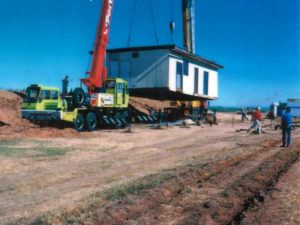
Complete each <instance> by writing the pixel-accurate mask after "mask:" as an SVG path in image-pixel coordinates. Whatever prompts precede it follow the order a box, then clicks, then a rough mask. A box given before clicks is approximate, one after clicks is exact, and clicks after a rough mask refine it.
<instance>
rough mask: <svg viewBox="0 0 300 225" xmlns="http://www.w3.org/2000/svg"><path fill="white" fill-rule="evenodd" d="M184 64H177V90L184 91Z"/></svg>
mask: <svg viewBox="0 0 300 225" xmlns="http://www.w3.org/2000/svg"><path fill="white" fill-rule="evenodd" d="M182 72H183V71H182V63H180V62H177V64H176V89H177V90H181V91H182V87H183V84H182V83H183V76H182V75H183V74H182Z"/></svg>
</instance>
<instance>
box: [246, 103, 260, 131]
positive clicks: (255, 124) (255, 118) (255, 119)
mask: <svg viewBox="0 0 300 225" xmlns="http://www.w3.org/2000/svg"><path fill="white" fill-rule="evenodd" d="M251 120H252V121H253V124H252V126H251V127H250V128H249V129H248V132H250V131H251V130H252V129H253V128H256V127H257V133H258V134H260V133H261V120H262V114H261V111H260V107H257V108H256V110H255V111H254V112H253V113H252V119H251Z"/></svg>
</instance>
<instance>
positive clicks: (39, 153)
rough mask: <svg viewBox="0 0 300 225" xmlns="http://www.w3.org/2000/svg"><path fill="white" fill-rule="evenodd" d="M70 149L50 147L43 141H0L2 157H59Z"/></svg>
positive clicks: (49, 144) (48, 143) (0, 154)
mask: <svg viewBox="0 0 300 225" xmlns="http://www.w3.org/2000/svg"><path fill="white" fill-rule="evenodd" d="M69 151H71V148H62V147H56V146H54V147H52V146H51V143H50V142H45V141H22V140H14V141H0V156H4V157H27V158H28V157H29V158H41V157H52V158H53V157H59V156H63V155H65V154H66V153H67V152H69Z"/></svg>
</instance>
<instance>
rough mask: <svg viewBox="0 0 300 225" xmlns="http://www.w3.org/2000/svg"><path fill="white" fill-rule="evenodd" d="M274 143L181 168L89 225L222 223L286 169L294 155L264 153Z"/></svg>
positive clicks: (109, 208) (104, 211)
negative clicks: (219, 159)
mask: <svg viewBox="0 0 300 225" xmlns="http://www.w3.org/2000/svg"><path fill="white" fill-rule="evenodd" d="M275 143H277V142H274V141H269V142H268V143H267V144H266V145H263V146H260V147H259V148H258V149H257V151H256V152H254V153H252V154H250V155H247V156H238V157H235V158H232V159H230V160H227V161H226V160H225V161H223V160H221V161H219V162H215V163H212V164H210V165H207V166H205V168H202V169H197V168H187V169H185V170H184V172H180V173H179V174H178V176H177V177H176V178H174V179H172V180H170V181H167V182H166V183H164V184H162V185H161V186H160V187H157V188H154V189H153V190H150V191H146V192H145V193H144V194H142V196H128V197H127V198H126V199H124V200H122V201H121V202H118V203H117V204H112V205H110V206H107V207H105V208H100V209H96V214H97V215H98V220H97V221H93V222H92V221H91V222H92V223H93V224H106V225H110V224H207V222H208V221H210V222H211V223H215V224H227V223H229V222H231V220H232V219H233V218H234V216H236V215H237V214H238V213H239V211H240V210H242V208H243V206H244V203H245V202H246V201H247V200H248V199H249V198H251V196H252V195H257V192H259V191H263V190H264V187H265V186H268V185H270V182H271V181H272V180H273V179H274V176H276V174H277V173H278V170H280V171H281V170H282V169H283V168H284V167H286V166H287V165H289V164H290V163H291V161H292V160H293V158H294V157H295V154H297V151H295V150H294V151H290V152H288V154H286V155H285V153H282V151H280V150H279V148H275V149H274V148H270V149H269V150H268V149H267V148H268V147H269V146H273V145H274V144H275ZM298 147H299V146H298ZM257 159H259V160H258V161H256V162H255V163H253V164H252V165H251V162H252V161H253V160H257ZM269 164H271V165H272V166H269ZM265 173H266V174H265ZM222 178H223V179H222ZM248 183H249V184H248ZM248 186H249V188H248ZM216 187H218V189H216ZM205 195H207V196H205Z"/></svg>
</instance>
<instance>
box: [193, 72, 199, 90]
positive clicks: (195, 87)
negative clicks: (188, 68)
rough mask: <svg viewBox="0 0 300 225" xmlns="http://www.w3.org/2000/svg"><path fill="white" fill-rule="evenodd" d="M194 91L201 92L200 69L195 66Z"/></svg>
mask: <svg viewBox="0 0 300 225" xmlns="http://www.w3.org/2000/svg"><path fill="white" fill-rule="evenodd" d="M194 82H195V83H194V93H195V94H198V93H199V69H198V68H195V81H194Z"/></svg>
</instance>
